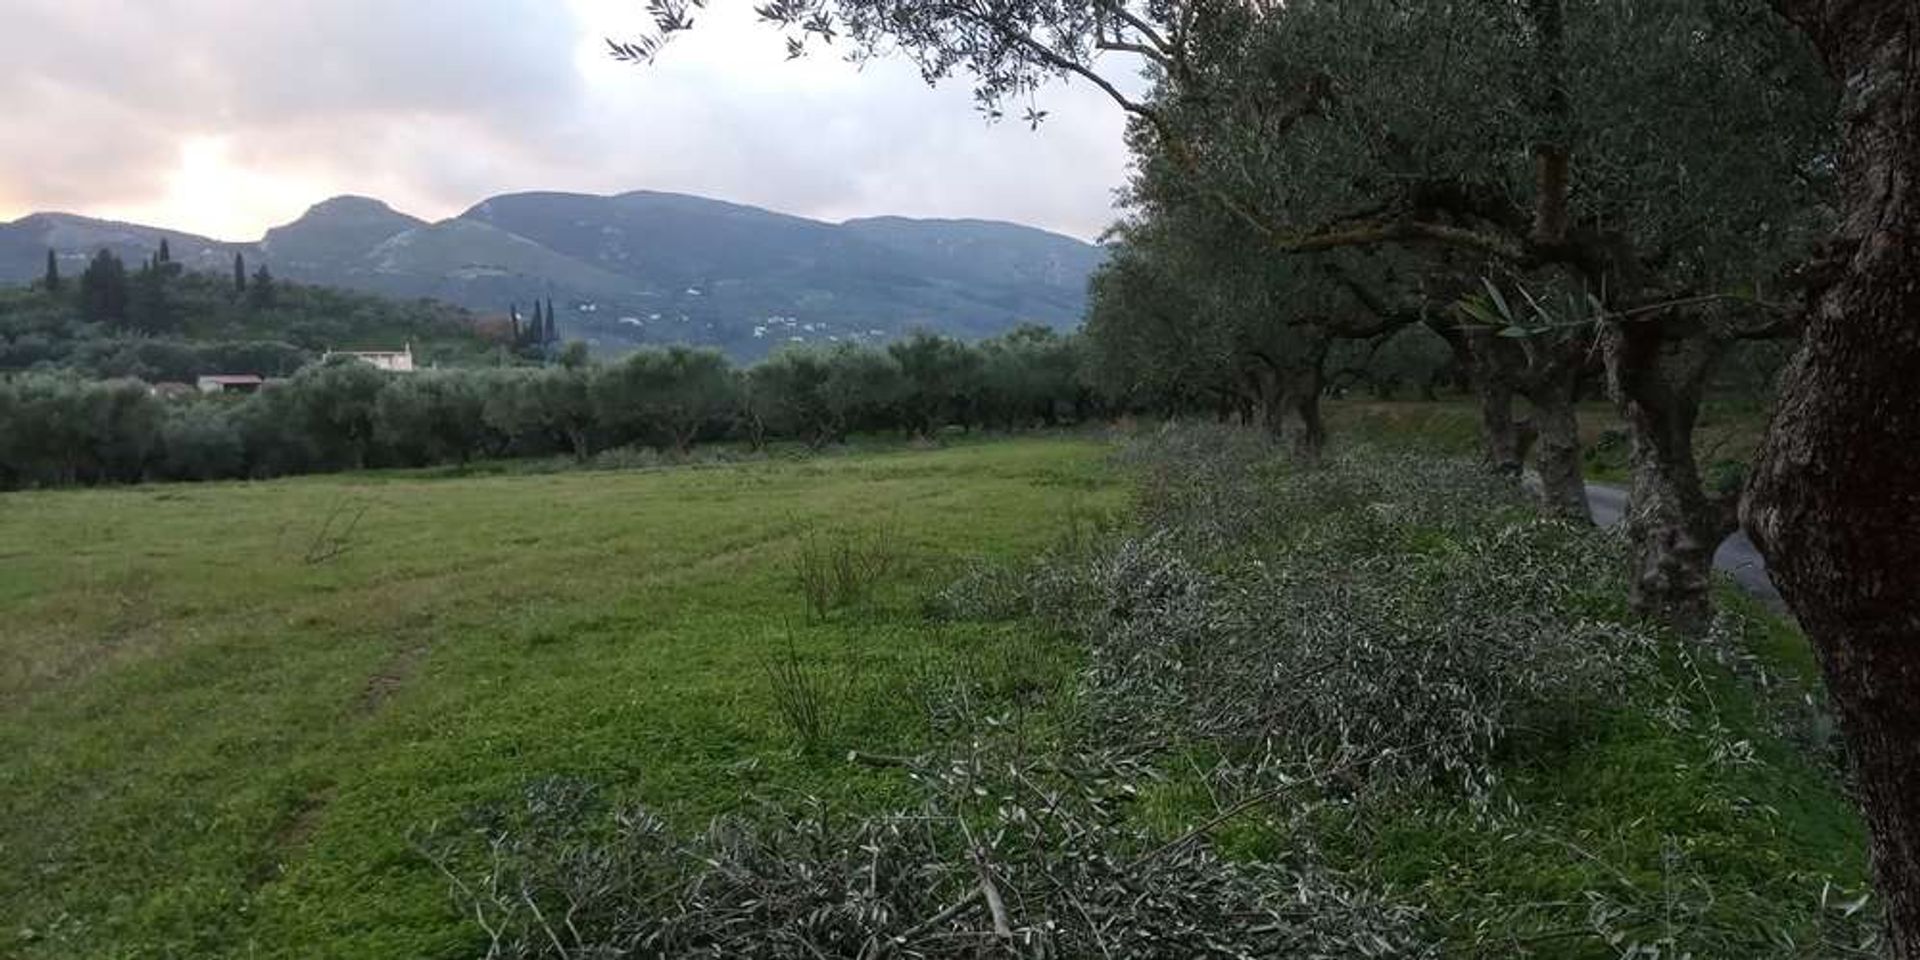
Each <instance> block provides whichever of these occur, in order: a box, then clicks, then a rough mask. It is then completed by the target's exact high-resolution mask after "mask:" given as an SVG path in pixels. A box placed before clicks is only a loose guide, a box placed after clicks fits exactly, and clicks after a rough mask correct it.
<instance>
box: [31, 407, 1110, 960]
mask: <svg viewBox="0 0 1920 960" xmlns="http://www.w3.org/2000/svg"><path fill="white" fill-rule="evenodd" d="M1120 497H1121V493H1120V488H1119V487H1118V486H1117V485H1116V484H1114V483H1113V482H1112V479H1111V478H1110V477H1109V476H1108V475H1107V469H1106V467H1105V466H1104V459H1103V456H1102V453H1101V451H1100V449H1099V448H1098V447H1095V446H1093V445H1090V444H1081V443H1074V442H1067V441H1050V440H1027V441H1019V442H1011V443H1002V444H994V445H987V446H977V447H967V448H961V449H952V450H946V451H940V452H932V453H908V454H893V455H882V456H870V457H857V458H846V459H837V460H819V461H811V462H801V463H764V464H753V465H744V466H734V467H726V468H711V469H684V470H667V471H656V472H641V473H611V474H609V473H570V474H559V475H552V476H534V477H495V478H487V479H448V480H424V479H421V478H419V477H406V476H377V475H376V476H354V477H329V478H310V479H300V480H292V481H284V482H274V483H261V484H219V485H208V486H172V487H149V488H142V489H138V490H102V491H84V492H56V493H45V494H38V493H31V494H13V495H8V496H6V497H4V498H0V610H5V611H6V616H5V617H4V619H0V758H5V759H4V761H3V762H0V857H4V858H5V859H6V860H7V861H8V862H9V863H10V864H12V865H13V867H12V868H11V869H8V870H5V871H0V917H5V918H7V920H6V921H5V923H4V925H0V954H4V955H8V956H11V955H13V951H16V950H17V951H18V952H19V953H20V955H21V956H23V957H55V956H58V957H75V956H108V955H114V956H122V955H142V956H168V955H173V956H185V955H191V956H217V955H244V956H249V957H252V956H261V957H268V956H300V957H315V956H355V957H379V956H393V957H417V956H441V955H453V954H461V953H463V952H468V951H470V948H471V946H472V941H471V931H465V930H462V929H460V928H459V927H458V926H456V925H455V924H454V923H453V922H452V918H451V917H450V915H449V906H448V901H447V899H446V895H445V889H444V885H443V884H442V882H441V881H440V880H439V879H437V878H436V877H435V876H434V875H433V874H432V873H431V871H430V870H429V868H428V867H427V866H426V865H425V864H424V863H422V862H421V861H420V860H419V859H418V858H417V857H415V856H413V855H412V854H411V853H410V849H409V846H408V839H407V838H408V834H409V831H412V830H416V829H419V828H422V827H425V826H426V825H428V824H429V823H430V822H432V821H434V820H436V819H438V818H452V817H455V816H457V815H458V814H459V812H460V811H462V810H463V809H465V808H468V807H470V806H472V805H474V804H476V803H484V802H489V801H494V800H499V799H502V798H504V797H507V796H510V795H511V794H512V793H513V791H515V790H516V789H518V786H519V785H520V784H522V783H524V782H525V781H526V780H527V779H528V778H530V777H533V776H537V775H542V774H574V775H581V776H585V777H588V778H592V779H594V780H596V781H599V782H602V783H605V784H609V785H611V786H614V787H615V788H616V789H618V790H620V791H623V792H626V793H629V794H631V795H635V796H637V797H639V798H641V799H643V800H645V801H647V802H650V803H653V804H656V805H658V806H660V807H661V808H663V809H664V810H665V811H667V812H668V813H669V814H670V815H673V816H676V817H678V818H681V819H684V820H686V821H688V823H689V825H692V824H694V823H697V821H698V820H699V819H700V818H702V817H704V816H706V815H708V814H711V813H714V812H717V811H720V810H723V809H729V808H733V807H737V806H738V805H739V804H740V803H741V802H742V800H743V797H745V796H746V795H748V794H750V793H751V794H758V795H764V796H771V797H791V796H793V795H795V792H805V793H812V794H816V795H820V796H824V797H827V798H828V799H830V800H832V801H834V802H838V803H843V804H846V805H849V806H855V807H866V806H873V805H879V804H882V803H885V802H887V801H888V800H889V799H890V798H891V797H893V796H894V795H896V794H897V793H898V792H899V791H900V789H901V783H900V780H899V775H898V774H897V773H893V772H883V771H862V770H857V769H855V770H850V768H849V767H848V765H846V764H844V763H839V762H834V761H832V760H825V759H809V758H803V757H801V756H798V755H797V754H796V753H795V752H794V751H793V750H792V749H790V738H789V736H788V735H787V733H786V732H785V730H784V728H783V725H782V723H781V721H780V718H779V716H778V714H777V712H776V710H775V708H774V706H773V705H772V703H771V700H770V697H769V695H768V691H767V682H766V680H765V678H764V671H763V664H764V662H765V658H766V657H768V656H769V655H771V654H773V653H774V652H775V651H778V650H781V649H784V643H785V641H784V640H783V639H782V632H781V624H782V623H783V622H791V623H792V624H793V632H794V639H795V643H796V646H797V648H798V650H799V652H800V655H801V656H803V657H809V658H822V659H832V660H836V661H840V662H843V663H847V664H849V665H851V666H853V667H854V668H855V669H853V670H852V671H851V672H852V674H853V675H854V676H856V677H857V678H858V680H857V681H856V683H857V686H858V694H857V695H856V696H854V697H853V698H852V700H851V703H852V706H851V707H850V709H849V715H848V716H847V717H846V719H845V722H844V724H843V725H844V727H845V729H846V735H847V736H848V737H849V739H852V740H855V741H857V742H859V743H860V744H861V745H862V746H865V747H868V748H869V749H877V750H886V749H888V748H889V747H896V748H903V747H905V746H907V745H908V744H909V742H910V741H911V740H912V739H913V738H914V737H916V736H919V735H920V734H919V733H918V731H919V729H920V727H919V726H918V725H916V724H915V723H913V722H912V718H911V717H910V716H909V713H910V711H909V710H908V709H906V708H904V707H903V706H902V704H901V702H900V698H899V695H898V694H899V690H900V689H901V686H902V684H903V683H905V682H906V678H907V677H909V675H911V674H912V673H913V672H914V671H915V670H917V669H921V668H924V666H925V663H926V661H928V660H930V659H931V660H939V659H941V658H951V657H955V656H959V655H961V654H962V653H963V652H964V653H965V655H967V656H979V655H981V652H982V650H984V649H988V648H990V647H992V646H993V645H996V644H1003V643H1005V642H1007V641H1009V640H1010V639H1012V638H1010V637H1009V636H1007V635H1006V628H1004V627H986V626H981V627H953V628H948V629H947V630H946V631H944V632H938V633H935V632H930V631H928V630H927V629H926V628H924V627H922V626H921V625H920V621H919V620H918V618H917V616H915V615H914V614H913V613H912V612H911V611H910V610H908V609H907V607H908V605H909V603H910V598H911V597H912V596H913V595H914V594H915V592H916V591H917V589H918V588H919V587H920V586H923V585H926V584H931V583H937V582H940V581H941V580H942V579H943V578H944V577H946V576H947V575H948V571H949V570H950V568H951V565H952V561H953V560H954V559H955V558H957V557H960V556H964V555H974V554H987V555H999V556H1011V555H1015V554H1019V553H1023V552H1027V551H1030V550H1032V549H1034V548H1036V547H1038V546H1039V545H1041V544H1042V543H1044V542H1046V541H1047V540H1049V539H1050V538H1052V537H1053V536H1054V535H1055V534H1056V532H1057V531H1058V530H1059V529H1060V527H1061V525H1062V524H1064V523H1065V522H1066V520H1067V517H1068V516H1069V514H1070V509H1069V508H1070V507H1075V506H1091V507H1094V508H1097V509H1105V508H1107V507H1110V506H1112V505H1114V504H1117V503H1118V502H1119V498H1120ZM362 506H364V507H365V508H366V513H365V516H364V518H363V519H362V520H361V522H360V524H359V525H358V527H357V528H356V530H355V532H354V533H353V536H352V549H350V550H349V551H348V552H347V553H345V554H344V555H342V556H339V557H337V558H335V559H332V560H329V561H326V562H323V563H319V564H308V563H306V562H304V560H303V556H304V554H305V553H306V552H307V551H308V549H309V547H310V545H311V544H312V543H313V542H314V540H315V537H316V533H317V532H318V531H319V530H320V528H321V527H322V526H323V525H324V524H325V523H326V522H327V521H328V518H329V516H330V515H332V514H333V513H334V511H335V509H336V508H337V507H339V508H342V513H343V515H345V514H351V513H353V512H356V511H358V510H359V509H360V507H362ZM887 525H891V526H893V527H895V528H896V529H897V531H898V539H899V542H900V543H901V545H902V546H903V548H904V550H905V551H906V556H907V558H908V561H907V568H906V569H905V570H904V571H903V572H902V574H901V576H899V577H897V578H896V580H897V582H896V583H895V584H894V588H893V590H894V592H893V593H892V595H891V596H890V597H888V598H884V599H883V600H882V602H881V604H880V606H881V609H878V610H875V611H869V612H866V613H864V614H861V615H858V616H847V617H842V618H841V619H839V620H837V621H835V622H832V623H830V624H827V625H810V624H808V623H806V622H805V620H804V610H803V607H802V605H801V603H800V601H799V599H798V596H797V592H796V590H795V589H794V586H793V584H792V577H793V572H792V571H793V567H792V556H793V554H794V551H795V549H796V545H797V543H798V538H799V537H801V536H802V535H803V534H804V532H805V531H807V530H809V529H821V530H838V529H874V528H876V527H879V526H887ZM1023 642H1024V641H1023Z"/></svg>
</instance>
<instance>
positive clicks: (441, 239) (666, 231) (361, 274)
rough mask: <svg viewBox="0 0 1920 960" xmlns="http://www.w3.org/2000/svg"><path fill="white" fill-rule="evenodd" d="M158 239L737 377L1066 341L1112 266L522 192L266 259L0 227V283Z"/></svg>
mask: <svg viewBox="0 0 1920 960" xmlns="http://www.w3.org/2000/svg"><path fill="white" fill-rule="evenodd" d="M163 239H165V240H167V241H169V242H170V245H171V247H172V249H173V251H174V253H175V255H176V257H177V258H178V259H179V261H180V262H181V263H182V264H183V265H185V266H187V267H189V268H191V269H197V270H221V269H224V267H225V264H226V262H227V261H228V260H230V259H232V257H234V256H235V255H239V256H242V257H244V258H245V259H246V260H247V262H248V263H249V264H253V265H256V266H266V267H268V268H269V269H271V270H272V271H273V272H274V273H275V275H277V276H281V277H284V278H288V279H293V280H298V281H301V282H305V283H312V284H321V285H328V286H335V287H343V288H347V289H354V290H362V291H369V292H374V293H380V294H385V295H389V296H395V297H401V298H407V299H412V298H419V297H431V298H435V299H439V300H444V301H446V302H448V303H453V304H458V305H460V306H464V307H467V308H469V309H471V310H474V311H475V312H477V313H481V314H487V315H494V314H505V313H506V312H507V311H508V310H510V309H511V308H512V306H513V305H514V304H516V303H517V304H520V305H523V306H524V305H526V304H529V303H532V302H534V301H536V300H537V301H540V302H543V303H544V302H546V301H549V300H550V301H552V302H553V303H554V305H555V319H556V322H557V324H558V332H559V334H560V336H562V337H563V338H565V339H569V340H575V339H577V340H583V341H586V342H588V343H589V344H592V345H593V346H595V347H596V348H597V349H598V350H600V351H601V352H606V353H612V352H618V351H619V350H621V349H625V348H629V347H632V346H635V345H639V344H669V343H688V344H694V345H700V346H713V347H718V348H720V349H722V350H723V351H725V352H726V353H728V354H729V355H730V356H732V357H733V358H735V359H739V360H750V359H754V358H757V357H761V356H765V355H766V354H768V353H770V352H772V351H773V350H774V349H776V348H778V347H780V346H783V345H786V344H789V343H795V342H801V343H807V342H811V343H822V344H825V343H834V342H846V341H862V340H865V341H873V342H880V341H885V340H888V339H892V338H894V337H897V336H900V335H902V334H905V333H907V332H908V331H911V330H914V329H919V328H924V329H928V330H932V331H935V332H938V333H943V334H946V335H950V336H961V337H967V338H978V337H985V336H992V335H995V334H999V333H1004V332H1006V331H1008V330H1010V329H1012V328H1013V327H1015V326H1018V325H1020V324H1022V323H1039V324H1043V325H1047V326H1053V327H1066V326H1070V325H1072V324H1074V323H1077V322H1078V320H1079V318H1080V315H1081V313H1082V311H1083V309H1084V307H1085V303H1086V283H1087V277H1088V276H1089V275H1090V274H1091V273H1092V271H1093V269H1094V268H1095V267H1096V266H1098V265H1099V263H1100V262H1101V260H1102V259H1103V258H1104V253H1103V251H1102V250H1101V249H1100V248H1098V247H1095V246H1093V245H1091V244H1088V243H1084V242H1082V241H1079V240H1075V239H1073V238H1070V237H1064V236H1061V235H1059V234H1053V233H1047V232H1045V231H1042V230H1036V229H1033V228H1030V227H1023V226H1019V225H1017V224H1010V223H998V222H992V221H972V220H970V221H941V220H911V219H907V218H897V217H889V218H878V219H868V220H854V221H849V222H847V223H844V224H832V223H825V222H822V221H818V220H810V219H806V218H804V217H795V216H789V215H786V214H780V213H774V212H772V211H768V210H762V209H759V208H756V207H748V206H742V205H739V204H732V203H724V202H721V201H717V200H708V199H705V198H701V197H692V196H684V195H679V194H670V193H656V192H650V191H635V192H631V193H625V194H620V195H617V196H591V195H586V194H570V193H518V194H509V195H505V196H499V197H494V198H491V199H489V200H486V201H483V202H481V203H479V204H477V205H475V206H474V207H473V208H472V209H470V210H468V211H466V212H465V213H463V214H461V215H460V216H458V217H454V218H452V219H449V220H445V221H442V222H439V223H427V222H426V221H423V220H419V219H417V218H414V217H410V216H407V215H406V214H403V213H399V212H397V211H395V210H393V209H391V208H390V207H388V206H387V205H385V204H384V203H381V202H380V201H378V200H372V199H368V198H364V197H336V198H333V199H331V200H327V201H324V202H322V203H319V204H316V205H315V206H314V207H313V208H312V209H310V210H308V211H307V212H306V213H305V214H304V215H303V216H301V217H300V218H299V219H297V220H295V221H293V222H291V223H288V224H284V225H282V226H279V227H275V228H273V229H271V230H269V231H267V233H266V236H265V237H264V238H263V239H261V240H260V241H259V242H258V243H227V242H222V241H216V240H211V239H208V238H205V237H197V236H193V235H190V234H184V233H180V232H177V231H169V230H164V229H160V228H154V227H147V226H141V225H137V224H122V223H112V222H107V221H100V220H93V219H89V218H86V217H77V216H73V215H70V214H35V215H33V216H29V217H24V218H22V219H20V220H18V221H16V222H14V223H11V224H0V279H9V278H10V279H15V280H27V279H30V278H33V277H38V276H40V273H41V270H42V260H43V258H44V257H45V256H46V254H47V251H49V250H52V251H54V255H55V257H56V258H57V260H58V262H59V264H60V266H61V267H62V268H64V269H66V270H68V271H69V272H78V270H79V269H80V268H81V267H83V266H84V265H85V263H86V262H87V260H88V258H90V257H92V256H93V255H94V253H96V252H97V251H98V250H100V249H108V250H112V251H113V252H115V253H116V254H117V255H118V256H120V257H121V259H123V260H125V261H127V262H129V263H131V262H136V261H137V260H139V259H140V258H142V257H145V256H148V255H150V254H151V252H152V251H153V250H154V249H156V248H157V247H158V246H159V244H160V242H161V240H163Z"/></svg>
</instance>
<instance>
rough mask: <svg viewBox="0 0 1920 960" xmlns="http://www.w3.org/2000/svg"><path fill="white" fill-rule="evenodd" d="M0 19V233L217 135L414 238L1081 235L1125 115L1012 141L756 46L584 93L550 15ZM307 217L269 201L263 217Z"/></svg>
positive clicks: (84, 199) (370, 9) (588, 28)
mask: <svg viewBox="0 0 1920 960" xmlns="http://www.w3.org/2000/svg"><path fill="white" fill-rule="evenodd" d="M10 6H11V7H17V8H18V9H13V10H10V11H9V12H8V13H7V14H6V15H5V19H6V23H7V29H6V30H4V31H0V115H5V116H7V117H8V118H9V119H8V122H7V123H6V124H4V125H0V215H4V214H5V213H7V212H10V211H12V212H18V211H24V210H25V209H29V208H63V209H82V210H84V209H86V208H89V207H96V208H98V207H112V206H122V207H124V206H129V205H135V204H138V203H139V202H141V201H142V200H143V199H146V200H152V199H155V198H157V197H159V196H160V195H161V194H162V193H163V192H164V185H165V180H166V175H167V173H168V171H169V170H170V169H171V167H172V166H173V165H174V164H175V163H176V162H177V157H178V152H179V148H180V144H181V142H182V141H183V140H184V139H186V138H188V137H193V136H222V137H225V138H227V143H228V146H229V160H230V161H231V162H233V163H236V164H242V165H245V166H246V167H248V168H250V169H253V170H259V171H269V172H272V173H274V174H276V175H282V176H286V177H288V178H293V179H298V180H302V181H310V182H315V183H326V184H329V185H331V186H330V189H338V190H341V191H351V192H356V193H366V194H371V195H375V196H380V197H382V198H384V199H387V200H388V201H390V202H392V203H393V204H394V205H395V206H397V207H400V208H402V209H406V210H409V212H413V213H416V214H418V215H422V216H427V217H439V216H447V215H451V214H453V213H457V212H459V210H461V209H464V208H465V207H466V206H467V205H469V204H471V203H473V202H476V201H478V200H480V199H482V198H483V197H484V196H486V195H488V194H491V193H498V192H504V191H508V190H516V189H558V190H583V191H594V192H615V191H622V190H630V189H637V188H650V189H665V190H681V191H686V192H693V193H702V194H706V195H710V196H715V197H720V198H723V199H730V200H736V201H740V202H746V203H754V204H759V205H763V206H768V207H772V208H775V209H780V210H786V211H790V212H794V213H800V214H804V215H811V216H822V217H827V218H836V219H837V218H842V217H847V216H857V215H871V214H878V213H904V214H911V215H925V216H956V217H957V216H977V217H993V218H1001V219H1011V220H1020V221H1024V222H1029V223H1034V224H1036V225H1040V226H1045V227H1049V228H1053V229H1059V230H1063V231H1066V232H1070V233H1075V234H1079V235H1082V236H1091V235H1092V234H1094V233H1096V232H1098V230H1099V229H1100V228H1101V227H1102V226H1104V224H1105V221H1106V220H1107V219H1108V218H1109V217H1110V216H1111V213H1110V209H1109V196H1110V191H1111V190H1112V188H1113V187H1114V186H1116V185H1118V183H1119V182H1120V179H1121V177H1122V174H1123V171H1124V157H1125V154H1124V150H1123V149H1122V147H1121V143H1120V130H1121V123H1120V119H1119V116H1118V114H1117V112H1116V111H1115V110H1114V109H1113V108H1112V106H1111V105H1110V104H1107V103H1106V102H1105V101H1104V100H1101V99H1100V98H1099V96H1098V94H1097V93H1095V92H1093V91H1090V90H1085V89H1071V88H1070V89H1064V90H1053V91H1048V92H1046V94H1045V95H1044V98H1045V104H1044V105H1045V106H1047V107H1049V108H1051V109H1052V110H1053V119H1052V120H1050V121H1049V123H1048V124H1046V125H1045V126H1044V127H1043V128H1042V130H1041V131H1040V132H1039V133H1031V132H1028V131H1027V130H1026V129H1025V128H1024V127H1021V126H1018V125H1015V124H1007V125H1002V126H998V127H994V128H988V127H987V126H986V125H985V124H984V123H983V122H982V121H981V119H980V118H979V117H978V116H977V115H976V114H975V113H973V111H972V109H971V100H970V98H969V96H968V95H967V91H966V89H965V87H964V85H963V84H957V83H956V84H949V85H945V86H943V87H942V88H941V89H939V90H928V89H927V88H926V87H925V86H924V85H923V84H921V83H920V81H919V79H918V76H917V74H916V73H915V72H914V71H913V69H912V68H911V67H910V66H908V65H906V64H903V63H889V62H881V63H876V64H870V65H869V66H868V67H867V68H866V70H865V73H864V74H863V75H862V76H861V77H860V78H859V82H857V83H856V82H853V81H851V80H848V79H846V78H844V77H838V75H835V76H834V77H829V79H828V80H826V81H822V80H821V79H820V77H821V74H820V73H819V72H818V71H817V70H815V71H814V72H812V73H809V72H808V71H809V70H810V69H812V68H809V67H807V66H806V65H786V64H783V63H782V62H781V61H780V59H779V57H778V55H777V53H775V52H774V50H775V48H776V47H777V41H775V40H774V38H771V37H764V36H763V37H760V38H759V40H761V41H765V42H764V43H759V42H756V43H755V44H749V45H736V44H732V43H731V41H730V40H729V42H727V43H719V44H715V43H709V44H708V45H707V47H706V48H705V50H704V51H703V50H702V49H701V48H699V47H697V46H696V47H693V48H690V50H688V51H682V50H680V49H677V48H676V49H671V50H669V53H668V55H667V57H666V58H665V59H664V60H663V62H662V64H660V65H658V66H656V67H654V68H645V69H643V68H631V69H626V70H621V71H608V70H605V69H597V70H590V71H587V74H588V75H583V74H582V72H581V70H579V69H578V68H577V65H576V64H575V62H574V57H575V51H576V49H577V46H578V45H579V44H580V43H581V42H582V40H583V39H584V40H588V41H592V40H594V39H596V38H595V37H594V36H591V34H594V33H595V31H598V30H600V29H603V28H604V24H587V23H583V22H581V21H580V20H578V19H576V13H577V10H576V8H575V7H572V6H569V5H568V4H565V3H557V2H554V0H484V2H482V0H381V2H376V0H303V2H292V0H280V2H274V3H256V2H246V3H239V2H224V0H172V2H151V3H134V2H126V0H15V3H13V4H10ZM743 9H744V8H743ZM632 12H633V23H634V25H635V26H636V27H637V26H638V25H639V22H640V21H641V19H642V18H643V16H644V15H643V14H642V13H641V11H640V5H639V4H638V3H637V2H635V3H633V4H632ZM739 22H742V21H740V20H738V19H737V18H736V20H735V24H736V26H737V24H738V23H739ZM704 28H705V25H704V24H703V29H704ZM727 29H732V28H727ZM696 33H698V31H697V32H696ZM735 46H750V47H751V49H743V50H741V51H739V52H736V51H735V50H734V49H733V47H735ZM762 48H764V50H765V52H764V53H762V52H761V51H762ZM716 50H717V51H718V52H716ZM676 58H677V59H676ZM835 77H838V78H837V79H836V78H835ZM319 199H322V198H321V197H319V196H311V197H305V196H303V197H298V198H292V197H288V198H285V199H284V200H283V201H281V202H280V209H279V210H278V211H277V212H276V215H275V218H280V217H284V216H290V215H292V214H293V213H297V212H298V210H299V209H300V208H303V207H304V206H305V205H306V204H308V203H311V202H314V201H317V200H319ZM178 225H179V226H182V227H184V228H188V229H191V228H192V227H193V224H192V223H190V222H183V223H180V224H178ZM260 225H261V226H264V225H265V224H264V223H262V224H260Z"/></svg>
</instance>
